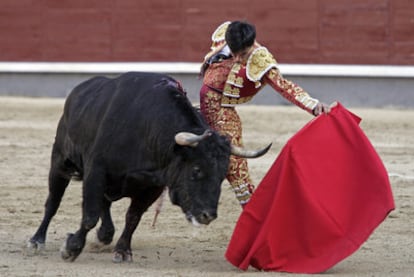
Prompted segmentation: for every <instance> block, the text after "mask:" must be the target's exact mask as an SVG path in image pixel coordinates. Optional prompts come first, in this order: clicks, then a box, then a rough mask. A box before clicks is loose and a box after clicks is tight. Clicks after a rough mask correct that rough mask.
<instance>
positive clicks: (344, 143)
mask: <svg viewBox="0 0 414 277" xmlns="http://www.w3.org/2000/svg"><path fill="white" fill-rule="evenodd" d="M360 120H361V119H360V118H359V117H357V116H356V115H354V114H352V113H351V112H349V111H348V110H347V109H345V108H344V107H343V106H342V105H341V104H339V103H338V105H337V106H335V107H334V108H333V109H332V111H331V113H330V114H328V115H320V116H318V117H317V118H315V119H313V120H312V121H310V122H309V123H308V124H307V125H306V126H304V127H303V128H302V129H301V130H300V131H299V132H298V133H296V134H295V135H294V136H293V137H292V138H291V139H290V140H289V141H288V142H287V144H286V145H285V147H284V148H283V149H282V151H281V153H280V154H279V156H278V157H277V159H276V161H275V162H274V164H273V165H272V167H271V168H270V170H269V171H268V173H267V174H266V175H265V177H264V178H263V180H262V181H261V183H260V184H259V186H258V188H257V190H256V191H255V193H254V194H253V196H252V198H251V200H250V202H249V203H248V204H247V206H246V207H245V208H244V210H243V212H242V214H241V215H240V218H239V220H238V222H237V224H236V227H235V229H234V232H233V235H232V238H231V240H230V243H229V245H228V248H227V251H226V253H225V257H226V258H227V260H228V261H229V262H230V263H232V264H233V265H235V266H237V267H239V268H240V269H243V270H246V269H247V268H248V267H249V266H250V265H251V266H253V267H255V268H257V269H260V270H266V271H286V272H294V273H319V272H323V271H326V270H327V269H329V268H331V267H332V266H334V265H335V264H336V263H338V262H340V261H341V260H343V259H345V258H346V257H348V256H349V255H351V254H352V253H353V252H354V251H356V250H357V249H358V248H359V247H360V246H361V244H362V243H364V242H365V241H366V240H367V239H368V237H369V236H370V235H371V233H372V232H373V231H374V229H375V228H376V227H377V226H378V225H379V224H380V223H381V222H382V221H383V220H384V219H385V217H386V216H387V214H388V213H389V212H390V211H391V210H393V209H394V200H393V196H392V191H391V186H390V183H389V179H388V174H387V172H386V169H385V167H384V165H383V163H382V161H381V159H380V158H379V156H378V154H377V152H376V151H375V149H374V148H373V146H372V145H371V143H370V141H369V140H368V138H367V137H366V136H365V134H364V133H363V131H362V130H361V128H360V127H359V125H358V124H359V122H360Z"/></svg>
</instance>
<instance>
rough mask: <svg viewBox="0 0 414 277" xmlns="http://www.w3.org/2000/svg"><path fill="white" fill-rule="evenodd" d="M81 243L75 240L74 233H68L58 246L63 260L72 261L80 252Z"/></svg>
mask: <svg viewBox="0 0 414 277" xmlns="http://www.w3.org/2000/svg"><path fill="white" fill-rule="evenodd" d="M82 249H83V245H81V244H80V243H78V241H76V238H75V235H74V234H68V238H67V240H66V241H65V242H64V243H63V245H62V247H61V248H60V256H61V257H62V259H63V260H64V261H67V262H73V261H74V260H76V258H77V257H78V256H79V254H80V253H81V252H82Z"/></svg>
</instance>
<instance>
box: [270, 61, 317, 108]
mask: <svg viewBox="0 0 414 277" xmlns="http://www.w3.org/2000/svg"><path fill="white" fill-rule="evenodd" d="M263 81H264V82H265V83H267V84H269V85H270V86H271V87H272V88H273V89H275V90H276V91H277V92H279V93H280V94H281V95H282V96H283V97H284V98H286V99H287V100H289V101H290V102H292V103H293V104H295V105H297V106H299V107H300V108H302V109H304V110H306V111H308V112H309V113H313V109H314V108H315V107H316V106H317V105H318V103H319V101H318V99H315V98H312V97H310V96H309V94H308V93H307V92H306V91H305V90H304V89H303V88H301V87H300V86H298V85H296V84H295V83H293V82H292V81H289V80H287V79H285V78H283V76H282V74H281V73H280V71H279V69H277V68H272V69H270V70H269V71H268V72H267V74H265V75H264V76H263Z"/></svg>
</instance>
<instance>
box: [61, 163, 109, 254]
mask: <svg viewBox="0 0 414 277" xmlns="http://www.w3.org/2000/svg"><path fill="white" fill-rule="evenodd" d="M104 185H105V172H104V171H102V170H99V169H98V168H94V170H93V172H90V173H89V174H87V175H85V177H84V182H83V201H82V221H81V225H80V228H79V230H78V231H77V232H76V233H74V234H69V235H68V238H67V239H66V241H65V243H64V244H63V246H62V247H61V249H60V253H61V256H62V259H64V260H66V261H70V262H72V261H74V260H75V259H76V258H77V257H78V256H79V254H80V253H81V252H82V250H83V248H84V247H85V242H86V235H87V234H88V233H89V231H90V230H91V229H92V228H94V227H95V226H96V224H97V223H98V220H99V216H100V215H101V212H102V201H103V198H104V197H103V195H104V194H103V187H104Z"/></svg>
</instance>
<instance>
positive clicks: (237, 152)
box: [231, 143, 272, 158]
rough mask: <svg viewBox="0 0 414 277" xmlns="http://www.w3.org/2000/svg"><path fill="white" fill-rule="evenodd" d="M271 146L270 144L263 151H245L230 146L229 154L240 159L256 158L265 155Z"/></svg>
mask: <svg viewBox="0 0 414 277" xmlns="http://www.w3.org/2000/svg"><path fill="white" fill-rule="evenodd" d="M271 146H272V143H270V144H269V145H268V146H266V147H265V148H263V149H259V150H246V149H244V148H242V147H239V146H235V145H231V154H233V155H235V156H239V157H242V158H258V157H260V156H263V155H264V154H266V153H267V151H269V149H270V147H271Z"/></svg>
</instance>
